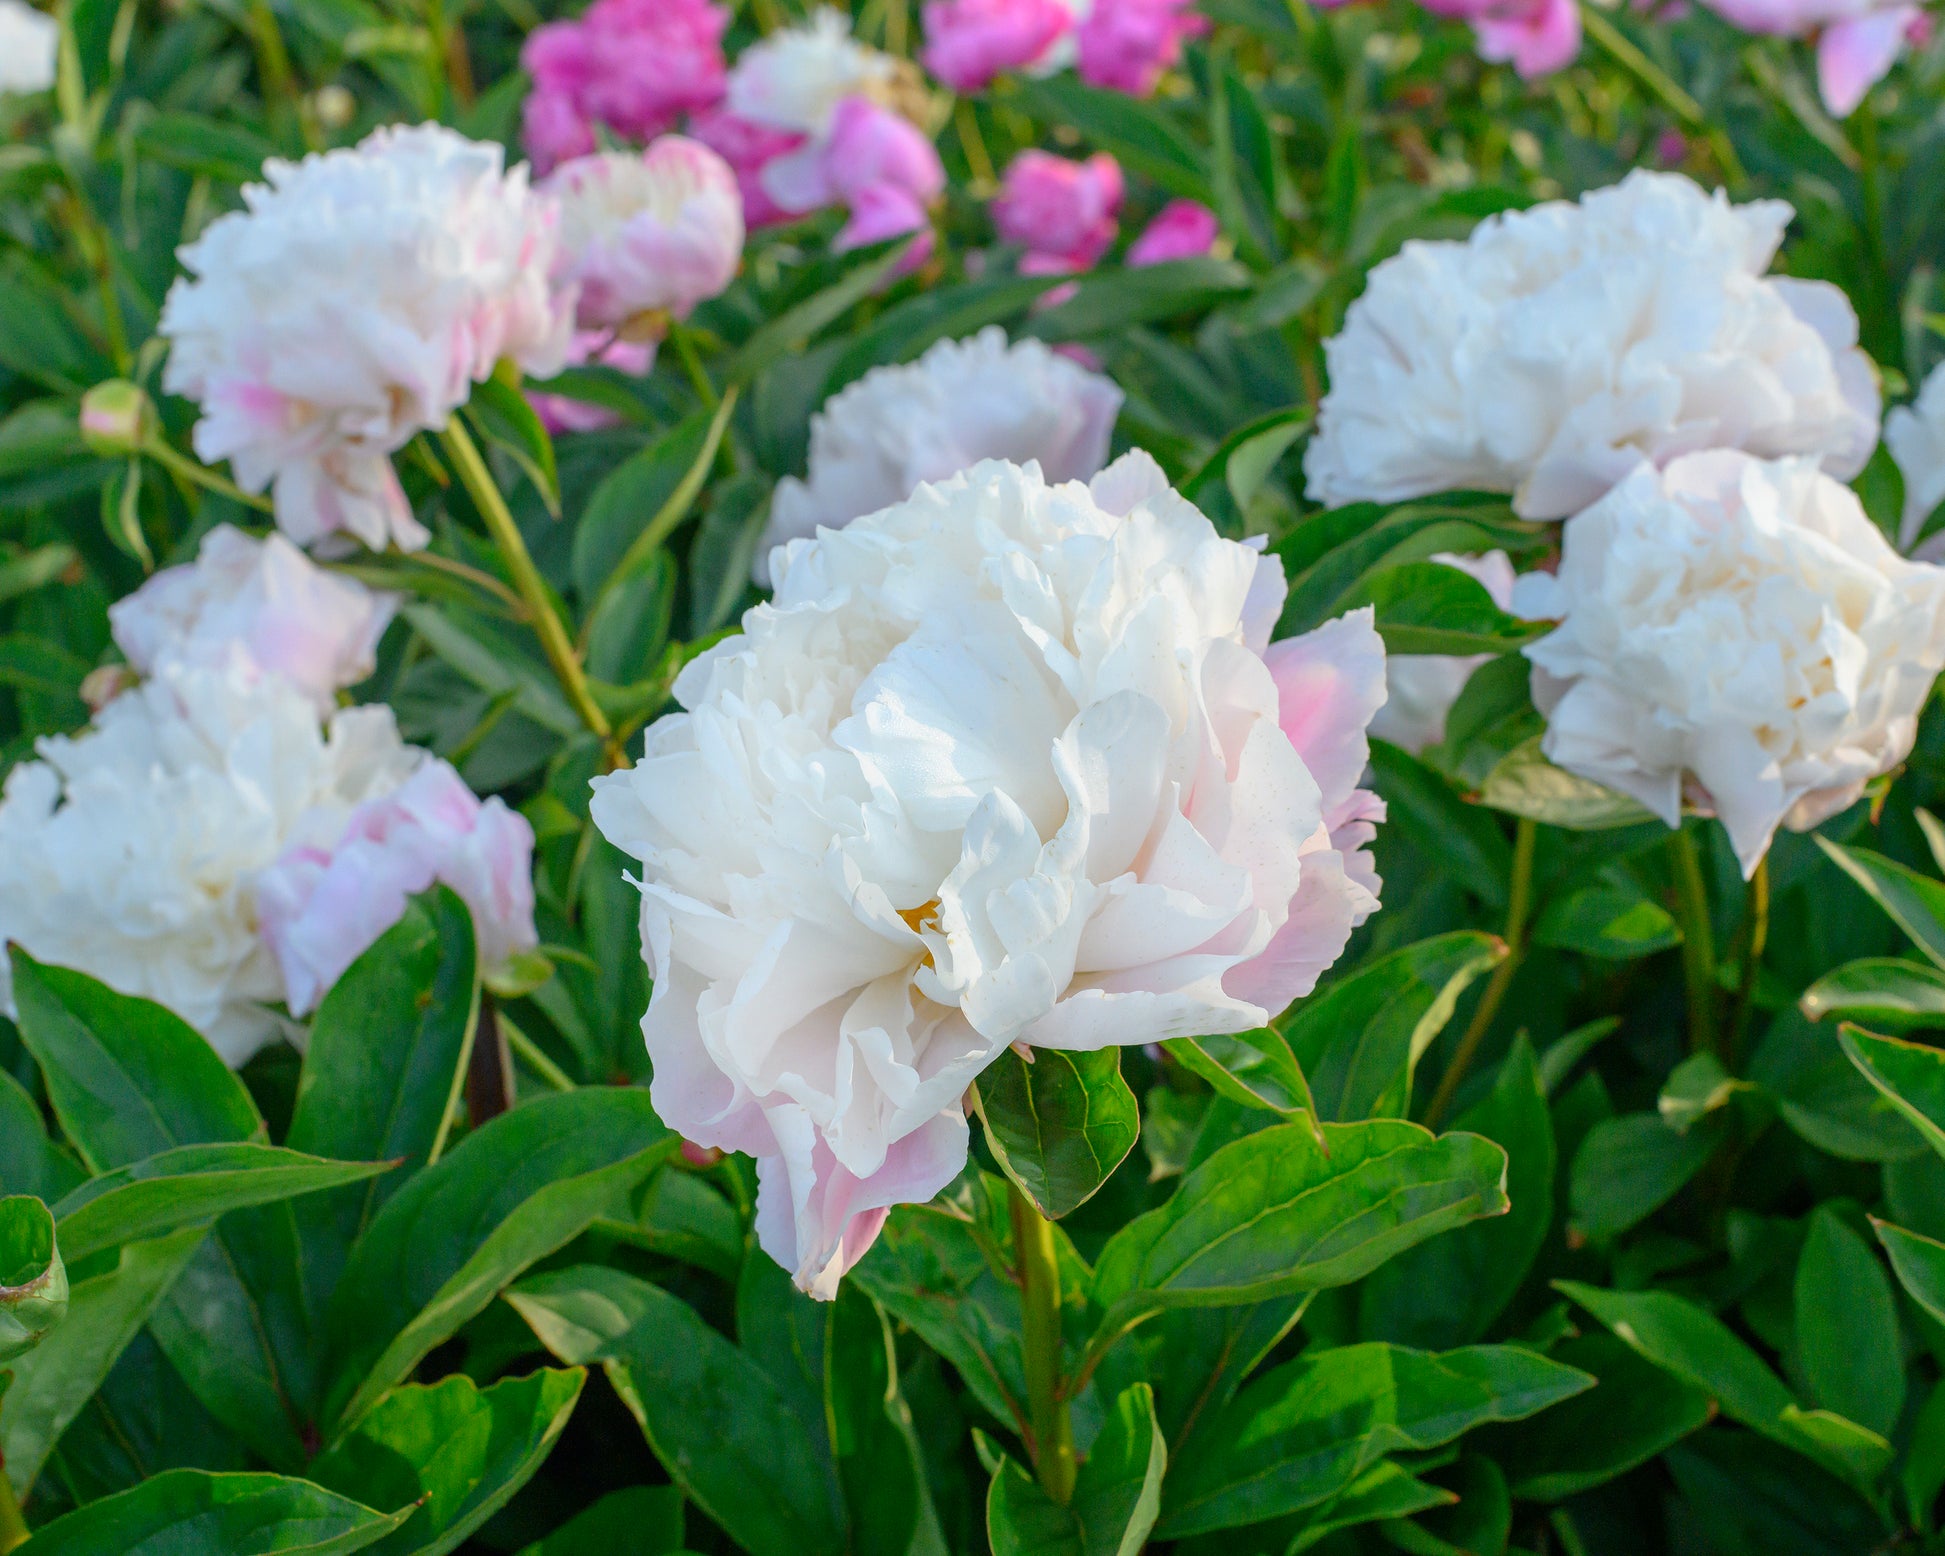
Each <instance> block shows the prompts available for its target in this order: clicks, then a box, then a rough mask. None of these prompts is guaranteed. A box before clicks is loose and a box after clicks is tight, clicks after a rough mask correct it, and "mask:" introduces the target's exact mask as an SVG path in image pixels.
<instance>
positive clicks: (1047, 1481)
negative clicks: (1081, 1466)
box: [1007, 1184, 1076, 1503]
mask: <svg viewBox="0 0 1945 1556" xmlns="http://www.w3.org/2000/svg"><path fill="white" fill-rule="evenodd" d="M1007 1196H1008V1201H1009V1205H1010V1208H1011V1210H1012V1213H1013V1257H1014V1260H1015V1262H1016V1263H1017V1264H1018V1266H1019V1279H1020V1311H1021V1326H1020V1327H1021V1342H1022V1345H1023V1347H1024V1349H1025V1352H1026V1375H1027V1421H1028V1426H1029V1427H1030V1429H1031V1430H1032V1433H1033V1441H1032V1443H1031V1444H1030V1446H1031V1447H1032V1449H1033V1467H1034V1470H1035V1472H1036V1473H1037V1474H1038V1475H1039V1477H1040V1487H1041V1489H1042V1490H1043V1491H1045V1492H1046V1493H1047V1495H1048V1496H1050V1497H1052V1498H1053V1499H1054V1500H1055V1501H1056V1502H1060V1503H1066V1502H1067V1501H1069V1500H1070V1499H1071V1498H1072V1497H1073V1495H1074V1475H1075V1467H1076V1466H1075V1460H1074V1421H1073V1417H1072V1415H1071V1414H1070V1413H1069V1411H1068V1406H1067V1400H1066V1398H1065V1396H1064V1395H1063V1394H1062V1392H1061V1379H1060V1264H1059V1259H1058V1256H1057V1254H1056V1252H1055V1249H1054V1228H1053V1223H1052V1222H1051V1221H1049V1220H1048V1219H1047V1218H1046V1217H1045V1216H1043V1215H1041V1214H1040V1211H1039V1208H1038V1207H1037V1206H1035V1205H1034V1203H1033V1202H1032V1201H1031V1200H1029V1199H1028V1198H1027V1197H1026V1195H1024V1194H1022V1193H1021V1192H1020V1191H1019V1189H1018V1188H1017V1187H1015V1186H1014V1185H1012V1184H1008V1185H1007Z"/></svg>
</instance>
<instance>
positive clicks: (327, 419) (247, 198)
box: [160, 124, 574, 549]
mask: <svg viewBox="0 0 1945 1556" xmlns="http://www.w3.org/2000/svg"><path fill="white" fill-rule="evenodd" d="M264 178H265V180H266V182H264V183H262V184H251V185H248V186H246V187H245V189H244V191H243V200H244V205H245V209H244V210H243V211H240V212H236V213H233V214H231V215H228V216H223V217H219V218H218V219H217V220H216V221H214V222H212V223H210V225H209V227H208V228H207V229H206V230H205V231H204V232H203V234H202V236H201V237H199V238H198V239H197V240H196V241H195V242H194V243H191V244H189V245H188V246H187V247H185V248H184V249H183V250H182V251H181V256H180V257H181V259H182V262H183V265H184V267H185V268H186V269H187V270H188V271H189V276H188V277H186V278H184V279H182V280H179V281H177V282H176V284H175V285H174V286H173V287H172V288H171V289H170V292H169V297H168V300H167V302H166V304H165V305H164V307H163V310H162V323H161V326H160V328H161V333H162V334H163V335H165V336H166V337H168V339H169V341H170V353H169V365H168V369H167V371H166V373H165V375H164V379H163V382H164V385H165V387H167V388H168V389H169V390H170V391H171V392H172V393H176V394H183V395H188V396H189V397H190V398H192V399H195V400H199V401H200V402H201V403H202V412H203V414H202V419H201V420H200V421H199V422H197V424H196V432H195V442H196V452H197V453H198V454H199V455H201V456H202V458H203V459H205V460H207V461H209V462H211V463H215V462H217V461H219V460H224V459H227V460H229V461H230V463H231V466H232V468H233V469H234V470H235V472H236V479H237V482H238V484H240V485H241V486H243V487H244V488H245V489H247V490H249V491H253V492H257V491H262V490H263V489H264V488H265V487H273V488H274V496H275V501H276V509H277V522H278V524H279V525H280V526H281V527H282V529H283V530H284V532H285V533H286V534H288V535H289V536H290V537H291V539H293V540H295V541H296V542H297V543H298V544H300V545H310V544H313V543H315V542H317V541H320V540H322V539H324V538H325V537H326V536H329V535H333V534H337V533H339V532H344V533H347V534H350V535H354V536H356V537H357V538H358V539H359V540H361V541H363V542H364V543H365V544H366V545H368V546H372V547H374V548H376V547H382V546H384V545H386V544H387V543H388V542H396V543H397V544H398V545H400V546H402V547H406V548H408V549H410V548H416V547H419V546H423V545H424V544H425V543H426V540H427V538H428V537H427V535H426V532H425V529H424V528H423V527H422V526H421V525H420V524H419V522H418V521H417V520H416V519H415V518H414V517H413V515H412V510H411V507H410V505H409V504H408V503H407V501H406V499H405V493H404V491H403V490H402V489H401V488H400V486H399V481H398V476H397V473H396V472H395V471H394V470H393V468H392V463H391V456H392V454H393V453H395V452H396V451H397V450H399V449H400V448H403V447H404V446H405V444H406V443H408V442H409V441H410V440H411V439H412V438H413V437H414V436H415V435H416V434H418V433H420V432H425V431H431V430H435V429H438V428H441V427H443V426H444V425H445V424H446V420H447V418H448V417H449V416H451V414H452V413H453V412H454V411H455V410H456V409H458V408H459V406H461V405H462V404H464V403H465V401H466V399H467V397H468V396H469V395H470V394H471V392H472V388H473V385H474V384H475V383H478V382H480V381H482V380H484V379H485V378H487V377H488V376H489V375H490V374H491V373H492V372H493V369H494V365H495V364H496V363H497V362H498V361H499V360H500V359H501V358H503V357H504V358H510V359H511V360H512V361H514V362H515V363H517V364H518V365H519V366H521V367H522V368H524V369H526V370H528V371H529V372H532V373H534V374H535V375H537V376H540V377H548V376H551V375H552V374H554V373H556V372H558V371H559V370H560V368H561V367H562V366H563V365H564V364H565V361H566V353H567V349H568V344H569V340H570V336H571V333H572V329H573V323H574V298H573V295H572V292H571V290H570V291H567V292H562V293H556V292H555V290H554V289H553V288H551V287H550V286H549V284H548V272H549V270H550V268H551V266H552V264H553V259H554V242H555V234H554V225H555V212H554V208H553V206H552V204H551V203H550V202H548V201H546V200H544V199H542V198H541V197H539V196H538V195H536V194H535V193H534V192H533V191H532V190H530V189H529V188H528V186H527V171H526V169H525V168H524V167H519V168H515V169H513V170H512V171H511V172H508V171H507V170H506V168H505V166H504V153H503V152H502V151H501V149H500V148H499V147H498V146H493V145H483V144H481V143H479V142H477V141H470V140H467V139H466V138H465V137H464V136H461V135H458V134H455V133H454V132H453V131H451V130H447V129H443V128H441V127H439V126H438V125H432V124H425V125H418V126H415V127H391V128H386V129H380V130H376V131H374V132H373V133H372V134H370V135H368V136H367V137H366V138H365V139H364V140H363V141H361V142H360V143H359V144H358V146H357V147H356V148H355V149H353V150H341V151H331V152H325V153H322V154H318V155H313V156H309V157H306V158H305V159H304V160H303V161H302V162H296V163H292V162H282V161H276V160H272V161H270V162H267V163H265V164H264Z"/></svg>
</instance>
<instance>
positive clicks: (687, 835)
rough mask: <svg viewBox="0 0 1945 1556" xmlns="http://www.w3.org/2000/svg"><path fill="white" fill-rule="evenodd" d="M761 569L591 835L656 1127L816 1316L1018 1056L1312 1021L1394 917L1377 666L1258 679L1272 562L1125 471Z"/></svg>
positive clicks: (1289, 654)
mask: <svg viewBox="0 0 1945 1556" xmlns="http://www.w3.org/2000/svg"><path fill="white" fill-rule="evenodd" d="M776 562H777V568H778V578H777V594H776V599H775V601H774V602H773V603H770V604H766V605H760V606H757V607H756V608H754V609H753V610H751V611H750V612H749V613H748V614H747V615H746V616H745V617H744V620H743V632H742V634H741V635H740V636H737V637H732V638H729V639H727V640H725V641H724V642H722V643H720V644H718V645H717V646H716V647H714V648H713V649H711V650H710V651H709V652H708V653H707V654H705V655H703V656H702V657H700V658H698V659H697V660H695V661H693V662H692V663H691V664H690V665H689V666H688V667H687V668H686V669H685V670H684V671H683V673H682V676H681V678H680V679H679V680H678V682H677V684H676V689H675V695H676V699H677V701H678V702H679V703H680V704H681V705H682V708H683V709H684V710H685V711H683V712H680V713H676V714H672V715H670V716H668V717H665V718H663V719H660V720H658V721H657V722H656V723H655V724H654V725H653V726H651V727H650V729H649V730H648V732H647V736H646V742H645V747H646V749H645V751H644V754H643V758H642V760H641V762H640V763H639V764H637V765H636V766H635V767H634V768H632V769H630V770H628V771H626V772H621V773H616V774H613V775H611V776H608V777H606V778H602V779H598V780H597V781H596V783H595V794H594V801H593V814H594V818H595V821H596V824H597V825H598V826H599V827H600V828H601V830H602V832H603V833H604V834H605V835H606V836H607V837H608V838H609V839H610V840H611V841H613V842H614V843H616V844H617V845H618V846H619V847H621V848H622V849H623V850H624V851H625V852H627V853H629V854H630V855H632V856H633V857H634V858H636V859H638V860H640V861H641V863H642V873H641V880H640V885H641V889H642V937H643V944H644V946H645V948H646V954H647V957H648V960H649V962H650V964H651V967H652V969H653V972H654V978H655V987H654V994H653V996H652V998H651V1000H650V1004H649V1010H648V1014H647V1015H646V1017H645V1018H644V1019H643V1023H642V1027H643V1031H644V1033H645V1035H646V1037H647V1041H648V1048H649V1053H650V1056H651V1057H652V1059H653V1061H654V1066H655V1081H654V1090H655V1102H656V1106H657V1108H658V1109H659V1110H660V1111H661V1113H662V1116H663V1117H664V1118H665V1119H667V1120H668V1121H669V1123H670V1124H671V1125H672V1126H674V1127H676V1128H678V1129H680V1130H681V1131H682V1132H683V1133H684V1134H686V1135H687V1136H688V1137H689V1138H690V1139H692V1140H694V1141H696V1142H698V1143H700V1144H704V1145H713V1146H719V1147H722V1148H724V1149H733V1150H742V1151H748V1152H750V1153H752V1154H754V1155H756V1156H757V1157H759V1158H760V1159H761V1162H760V1168H761V1184H762V1193H761V1197H760V1200H759V1207H758V1228H759V1233H760V1236H761V1240H762V1243H763V1246H764V1247H765V1249H767V1250H768V1251H769V1252H770V1253H771V1254H772V1255H773V1256H774V1257H775V1258H777V1259H778V1260H779V1261H780V1262H781V1263H783V1264H784V1265H785V1266H786V1267H787V1268H789V1269H791V1270H793V1271H794V1272H795V1275H796V1279H797V1281H798V1283H799V1285H801V1286H803V1287H804V1288H805V1289H806V1290H810V1291H813V1292H814V1293H816V1294H818V1295H821V1296H827V1297H828V1296H830V1295H831V1294H832V1293H833V1291H834V1290H835V1287H836V1283H837V1281H838V1279H839V1277H840V1276H841V1275H842V1274H843V1272H844V1270H845V1269H846V1268H847V1267H848V1266H849V1265H850V1264H851V1263H852V1262H854V1261H855V1260H856V1259H857V1258H858V1257H859V1256H860V1255H861V1254H862V1253H863V1252H864V1250H865V1249H866V1248H867V1247H868V1246H869V1245H870V1242H871V1239H872V1238H873V1237H874V1236H875V1235H876V1232H877V1228H878V1226H879V1225H880V1224H881V1223H882V1221H883V1219H884V1214H885V1210H886V1208H887V1207H888V1206H890V1205H892V1204H894V1203H897V1202H900V1201H908V1200H923V1199H926V1198H929V1197H930V1196H931V1195H933V1194H934V1193H936V1192H938V1190H939V1189H940V1188H942V1187H943V1186H944V1185H945V1184H946V1183H947V1182H949V1181H950V1180H951V1179H952V1177H953V1176H954V1175H955V1174H956V1173H957V1172H958V1171H959V1169H960V1168H961V1167H962V1166H963V1164H964V1162H965V1159H966V1150H967V1128H966V1121H965V1114H964V1110H963V1098H964V1096H965V1093H966V1090H967V1087H968V1086H969V1085H970V1084H971V1083H972V1081H973V1080H974V1079H975V1078H976V1077H977V1076H978V1075H979V1073H980V1071H981V1070H983V1069H984V1068H985V1067H986V1065H987V1064H988V1063H990V1062H991V1061H992V1060H993V1058H994V1057H995V1056H996V1055H998V1054H999V1053H1000V1052H1001V1051H1002V1050H1003V1049H1004V1048H1005V1047H1006V1046H1007V1045H1008V1044H1011V1043H1025V1044H1030V1045H1033V1046H1036V1047H1049V1048H1062V1049H1074V1050H1088V1049H1097V1048H1101V1047H1105V1046H1109V1045H1116V1044H1140V1043H1148V1042H1155V1041H1159V1040H1162V1039H1165V1038H1170V1037H1177V1036H1183V1035H1188V1034H1206V1033H1216V1032H1240V1031H1247V1030H1249V1029H1251V1028H1253V1027H1257V1026H1260V1025H1262V1024H1263V1023H1264V1022H1265V1021H1267V1020H1268V1019H1269V1017H1270V1016H1271V1015H1272V1014H1273V1013H1275V1012H1277V1011H1280V1010H1281V1009H1282V1008H1283V1007H1284V1006H1286V1005H1287V1004H1289V1002H1290V1001H1291V1000H1292V999H1294V998H1296V997H1297V996H1299V995H1301V994H1304V993H1306V992H1308V991H1309V989H1310V988H1311V987H1312V986H1313V985H1314V983H1315V981H1316V978H1317V975H1318V974H1319V972H1321V970H1322V969H1323V968H1324V967H1326V966H1328V965H1329V964H1330V962H1331V961H1332V960H1334V959H1335V958H1336V957H1337V956H1338V955H1339V954H1340V953H1341V952H1342V950H1343V947H1344V945H1345V943H1346V941H1347V940H1348V938H1349V936H1350V933H1351V930H1352V928H1353V926H1354V925H1355V924H1356V923H1358V922H1359V921H1360V920H1361V919H1362V918H1363V917H1364V916H1365V915H1367V914H1368V913H1369V912H1370V911H1372V909H1374V908H1375V907H1376V906H1377V898H1376V887H1377V881H1376V878H1375V876H1374V875H1373V874H1372V873H1371V870H1370V859H1369V856H1368V854H1366V853H1364V852H1362V849H1363V845H1364V843H1365V842H1367V841H1368V840H1369V838H1370V836H1371V829H1372V824H1373V823H1374V822H1375V821H1376V820H1377V819H1378V817H1379V816H1380V815H1381V814H1382V811H1381V807H1379V806H1378V805H1377V803H1376V802H1375V800H1374V799H1373V798H1372V797H1371V796H1369V795H1366V794H1363V793H1362V792H1361V791H1359V790H1358V789H1357V787H1356V785H1357V782H1358V776H1359V774H1360V773H1361V771H1362V769H1363V765H1364V760H1365V754H1366V750H1365V739H1364V728H1365V725H1366V724H1367V723H1368V722H1369V719H1370V717H1371V714H1372V712H1373V711H1374V710H1375V708H1376V706H1377V704H1378V703H1379V702H1380V701H1382V699H1383V695H1384V691H1383V650H1382V647H1381V646H1380V644H1379V641H1378V638H1377V634H1376V632H1375V630H1374V629H1373V627H1372V624H1371V619H1370V615H1369V613H1368V612H1366V613H1362V614H1361V615H1360V616H1358V617H1353V618H1348V619H1346V620H1343V621H1338V622H1333V623H1331V624H1330V625H1329V626H1327V627H1325V628H1324V629H1322V630H1321V631H1320V632H1317V633H1313V634H1311V635H1310V636H1309V637H1308V638H1304V639H1298V640H1295V641H1293V642H1292V643H1289V644H1279V645H1277V646H1276V647H1275V648H1273V649H1272V648H1270V647H1269V644H1268V638H1269V634H1270V631H1271V629H1272V627H1273V625H1274V623H1275V622H1276V620H1277V617H1278V615H1279V613H1280V611H1281V608H1282V603H1283V595H1284V583H1283V577H1282V569H1281V567H1280V565H1279V564H1278V563H1277V562H1276V561H1275V560H1274V559H1270V558H1265V557H1263V556H1262V555H1260V554H1259V552H1258V551H1257V550H1255V549H1253V548H1251V547H1249V546H1244V545H1240V544H1237V543H1235V542H1232V541H1227V540H1223V539H1222V538H1221V537H1220V536H1218V535H1217V533H1216V531H1215V529H1214V527H1213V526H1212V525H1211V524H1210V523H1209V521H1208V520H1207V519H1205V518H1204V517H1203V516H1202V515H1201V514H1200V513H1198V512H1197V511H1196V510H1195V509H1194V508H1193V507H1191V506H1190V505H1189V504H1188V503H1187V502H1185V501H1183V500H1182V499H1181V498H1180V497H1178V496H1176V495H1175V494H1174V493H1172V492H1170V491H1169V490H1168V488H1167V483H1166V481H1165V480H1164V479H1163V477H1162V475H1161V472H1160V470H1159V469H1158V468H1157V467H1156V466H1155V464H1154V462H1153V461H1152V460H1150V459H1149V458H1148V457H1147V456H1146V455H1143V454H1133V455H1129V456H1128V457H1127V458H1126V459H1123V460H1121V461H1119V462H1118V463H1116V464H1115V465H1114V466H1112V467H1111V468H1110V469H1108V470H1107V471H1105V472H1103V473H1102V474H1101V475H1099V476H1098V477H1096V479H1095V480H1094V481H1093V483H1092V484H1091V485H1089V486H1083V485H1081V484H1080V483H1078V482H1070V483H1067V484H1065V485H1049V484H1048V483H1047V482H1046V481H1045V480H1043V479H1042V477H1041V475H1040V473H1039V471H1038V470H1037V469H1035V468H1034V467H1032V466H1027V467H1025V468H1020V467H1018V466H1014V465H1008V464H1003V463H998V462H989V463H984V464H980V465H977V466H975V467H974V468H973V469H971V470H970V471H967V472H965V473H963V474H961V475H958V476H956V477H954V478H952V479H950V480H947V481H944V482H942V483H940V484H938V485H928V486H921V487H920V488H919V489H918V491H917V492H916V493H914V494H913V495H912V496H911V498H910V499H909V500H907V501H905V502H903V503H900V504H899V505H897V506H895V507H891V508H888V509H885V510H884V511H882V512H879V513H876V514H874V515H872V516H870V517H868V518H864V519H861V520H859V521H858V522H856V523H854V524H852V525H850V526H849V527H848V528H846V529H843V530H826V531H825V532H823V533H821V534H820V535H819V536H818V538H817V539H816V540H815V541H814V542H803V543H799V544H796V545H793V546H790V547H788V548H785V549H784V550H781V551H780V552H779V553H778V554H777V558H776ZM1266 651H1267V655H1268V657H1269V660H1270V662H1268V663H1266Z"/></svg>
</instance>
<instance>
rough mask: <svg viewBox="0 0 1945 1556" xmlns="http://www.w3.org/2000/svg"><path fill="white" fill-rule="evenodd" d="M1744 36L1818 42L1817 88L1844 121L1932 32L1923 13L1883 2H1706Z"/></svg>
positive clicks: (1837, 0)
mask: <svg viewBox="0 0 1945 1556" xmlns="http://www.w3.org/2000/svg"><path fill="white" fill-rule="evenodd" d="M1704 4H1706V5H1707V6H1708V7H1709V9H1710V10H1712V11H1714V12H1715V13H1716V15H1718V16H1720V17H1721V18H1722V19H1723V20H1724V21H1726V22H1728V23H1730V24H1731V25H1732V26H1735V27H1740V28H1741V29H1742V30H1743V31H1744V32H1753V33H1759V34H1762V35H1763V36H1766V37H1773V38H1809V37H1815V38H1816V40H1817V86H1818V89H1819V90H1820V91H1821V93H1822V94H1823V101H1824V106H1825V107H1826V108H1828V109H1829V110H1830V111H1831V112H1832V113H1834V114H1836V115H1837V116H1838V117H1839V118H1840V119H1841V118H1847V117H1848V116H1849V115H1851V114H1852V113H1854V112H1856V110H1857V107H1858V105H1859V104H1861V103H1862V102H1863V101H1864V98H1865V95H1866V94H1867V93H1868V92H1869V91H1870V90H1871V88H1872V87H1874V86H1876V85H1877V84H1878V82H1880V81H1882V80H1883V79H1884V78H1885V76H1886V75H1888V74H1889V73H1890V70H1891V67H1892V66H1893V65H1895V64H1896V63H1897V62H1898V56H1899V55H1900V54H1902V53H1903V52H1904V50H1905V46H1906V45H1907V44H1909V43H1913V42H1917V41H1921V40H1922V39H1923V38H1924V36H1925V35H1926V32H1927V30H1928V28H1929V22H1928V20H1927V18H1926V16H1925V13H1924V11H1923V10H1922V9H1921V8H1920V7H1918V6H1916V5H1910V4H1900V3H1896V0H1893V3H1889V4H1887V3H1884V0H1704Z"/></svg>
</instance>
